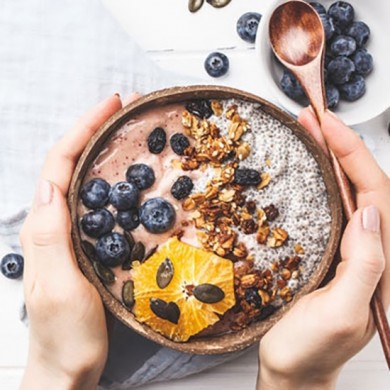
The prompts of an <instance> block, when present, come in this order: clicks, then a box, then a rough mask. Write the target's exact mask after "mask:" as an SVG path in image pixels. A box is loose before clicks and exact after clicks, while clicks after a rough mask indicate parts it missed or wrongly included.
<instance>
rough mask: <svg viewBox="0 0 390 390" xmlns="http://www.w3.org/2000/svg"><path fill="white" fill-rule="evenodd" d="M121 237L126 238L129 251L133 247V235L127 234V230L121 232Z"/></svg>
mask: <svg viewBox="0 0 390 390" xmlns="http://www.w3.org/2000/svg"><path fill="white" fill-rule="evenodd" d="M123 235H124V236H125V237H126V240H127V242H128V243H129V246H130V250H131V249H132V248H133V246H134V245H135V240H134V237H133V235H132V234H131V233H130V232H128V231H127V230H123Z"/></svg>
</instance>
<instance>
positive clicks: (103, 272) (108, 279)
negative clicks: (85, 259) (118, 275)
mask: <svg viewBox="0 0 390 390" xmlns="http://www.w3.org/2000/svg"><path fill="white" fill-rule="evenodd" d="M92 266H93V269H94V270H95V272H96V275H97V276H98V277H99V279H100V280H101V281H102V282H103V283H104V284H107V285H109V284H113V283H114V282H115V275H114V272H112V270H111V269H110V268H108V267H106V266H104V265H103V264H102V263H100V262H98V261H92Z"/></svg>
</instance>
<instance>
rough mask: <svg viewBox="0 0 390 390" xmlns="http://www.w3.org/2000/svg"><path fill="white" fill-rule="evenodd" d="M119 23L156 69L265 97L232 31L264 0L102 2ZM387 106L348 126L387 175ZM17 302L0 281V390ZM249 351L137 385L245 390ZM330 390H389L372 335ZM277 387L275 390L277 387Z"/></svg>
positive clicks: (6, 376) (22, 346)
mask: <svg viewBox="0 0 390 390" xmlns="http://www.w3.org/2000/svg"><path fill="white" fill-rule="evenodd" d="M102 1H103V2H104V3H105V5H106V6H107V8H108V10H109V11H110V12H112V13H113V15H114V16H115V17H116V18H117V20H118V22H119V23H120V24H121V25H122V26H123V28H124V29H125V30H126V31H127V32H128V33H129V34H130V35H131V36H132V37H133V38H135V39H136V40H137V41H138V42H139V44H140V46H141V47H142V48H144V49H145V50H146V51H147V52H148V53H149V54H150V56H151V57H152V58H153V59H154V60H155V61H156V62H157V63H158V64H159V65H160V66H162V67H163V68H166V69H169V70H171V71H173V72H178V73H181V74H183V75H188V76H190V77H191V78H198V79H199V80H200V82H203V83H220V84H225V85H229V86H232V87H237V88H241V89H245V90H248V91H250V92H254V93H256V94H258V95H260V96H262V97H264V98H267V99H269V100H273V97H272V96H270V95H269V93H268V92H267V91H266V90H265V88H264V87H263V85H262V83H261V80H259V79H256V73H257V69H256V67H257V63H256V55H255V51H254V47H253V45H250V44H247V43H245V42H243V41H241V40H240V39H239V38H238V37H237V35H236V32H235V23H236V20H237V18H238V17H239V16H240V15H241V14H242V13H244V12H247V11H257V12H260V13H262V12H263V11H264V10H265V8H266V7H267V6H268V4H269V3H270V2H269V1H268V0H233V1H232V3H231V4H230V5H229V6H228V7H226V8H224V9H219V10H217V9H213V8H212V7H211V6H209V5H208V4H204V6H203V8H202V9H201V10H200V11H199V12H198V13H197V14H190V13H189V12H188V11H187V0H102ZM216 49H221V50H223V51H224V52H225V53H226V54H227V55H228V56H229V58H230V61H231V68H230V72H229V74H228V76H226V77H224V78H222V79H220V80H213V79H211V78H209V77H208V76H207V75H206V74H205V72H204V69H203V61H204V58H205V57H206V56H207V54H208V53H209V52H211V51H214V50H216ZM389 121H390V110H387V111H386V112H385V113H384V114H383V115H381V116H380V117H378V118H376V119H375V120H372V121H370V122H368V123H364V124H361V125H359V126H356V130H357V131H359V132H360V133H362V134H363V135H364V136H365V137H366V140H367V141H368V143H369V144H370V146H371V147H373V148H374V150H375V156H376V158H377V160H378V161H379V163H380V164H381V165H382V167H383V168H384V169H385V170H386V171H387V173H390V137H389V135H388V134H387V125H388V123H389ZM21 299H22V286H21V283H19V282H14V281H9V280H6V279H5V278H1V281H0V321H1V325H0V326H1V328H0V329H1V332H0V390H13V389H17V388H18V385H19V383H20V378H21V376H22V373H23V367H24V365H25V362H26V356H27V346H28V335H27V331H26V329H25V328H24V326H23V325H22V324H21V323H20V322H19V318H18V308H19V305H20V302H21ZM256 374H257V356H256V353H255V352H251V353H249V354H247V355H246V356H244V357H241V358H240V359H238V360H236V361H233V362H230V363H228V364H225V365H222V366H220V367H217V368H215V369H212V370H209V371H206V372H204V373H202V374H199V375H196V376H192V377H189V378H187V379H183V380H178V381H174V382H171V383H166V384H155V385H149V386H145V387H143V388H144V389H148V390H157V389H158V390H168V389H169V390H174V389H183V388H185V389H187V390H199V389H227V390H228V389H232V390H233V389H240V390H241V389H242V390H244V389H253V388H254V386H255V383H256ZM337 389H338V390H367V389H369V390H385V389H390V375H389V371H388V370H387V367H386V364H385V361H384V358H383V355H382V351H381V346H380V343H379V339H378V337H377V336H375V338H374V339H373V340H372V342H371V343H370V344H369V345H368V346H367V347H366V348H365V349H364V350H363V351H361V352H360V353H359V354H358V355H356V356H355V357H354V358H353V359H352V360H351V361H349V362H348V363H347V364H346V366H345V367H344V369H343V371H342V373H341V376H340V379H339V381H338V385H337ZM281 390H282V389H281Z"/></svg>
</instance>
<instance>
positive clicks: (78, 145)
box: [41, 95, 122, 195]
mask: <svg viewBox="0 0 390 390" xmlns="http://www.w3.org/2000/svg"><path fill="white" fill-rule="evenodd" d="M121 108H122V103H121V100H120V98H119V96H118V95H113V96H111V97H109V98H107V99H105V100H104V101H103V102H101V103H100V104H98V105H97V106H96V107H94V108H93V109H92V110H90V111H89V112H88V113H87V114H86V115H85V116H83V117H82V118H81V119H80V120H79V122H78V123H77V124H76V126H74V127H73V128H72V129H71V130H70V131H69V132H67V133H66V134H65V135H64V136H63V138H61V140H60V141H59V142H58V143H57V144H56V145H55V146H54V147H53V148H52V149H51V151H50V152H49V154H48V156H47V158H46V161H45V164H44V166H43V169H42V172H41V178H42V179H44V180H48V181H50V182H52V183H54V184H55V185H56V186H57V187H58V188H59V189H60V190H61V192H62V193H63V194H64V195H65V194H66V193H67V191H68V187H69V182H70V180H71V176H72V173H73V171H74V168H75V165H76V163H77V160H78V158H79V157H80V155H81V153H82V151H83V150H84V148H85V146H86V145H87V143H88V141H89V139H90V138H91V136H92V135H93V134H94V133H95V132H96V131H97V130H98V129H99V127H100V126H101V125H102V124H103V123H104V122H105V121H106V120H107V119H108V118H110V117H111V116H112V115H113V114H114V113H115V112H117V111H118V110H120V109H121Z"/></svg>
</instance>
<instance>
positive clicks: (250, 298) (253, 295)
mask: <svg viewBox="0 0 390 390" xmlns="http://www.w3.org/2000/svg"><path fill="white" fill-rule="evenodd" d="M245 300H246V301H247V302H248V303H249V304H250V305H251V306H253V307H254V308H256V309H260V308H261V305H262V301H261V297H260V295H259V293H258V292H257V288H256V287H251V288H247V289H246V290H245Z"/></svg>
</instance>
